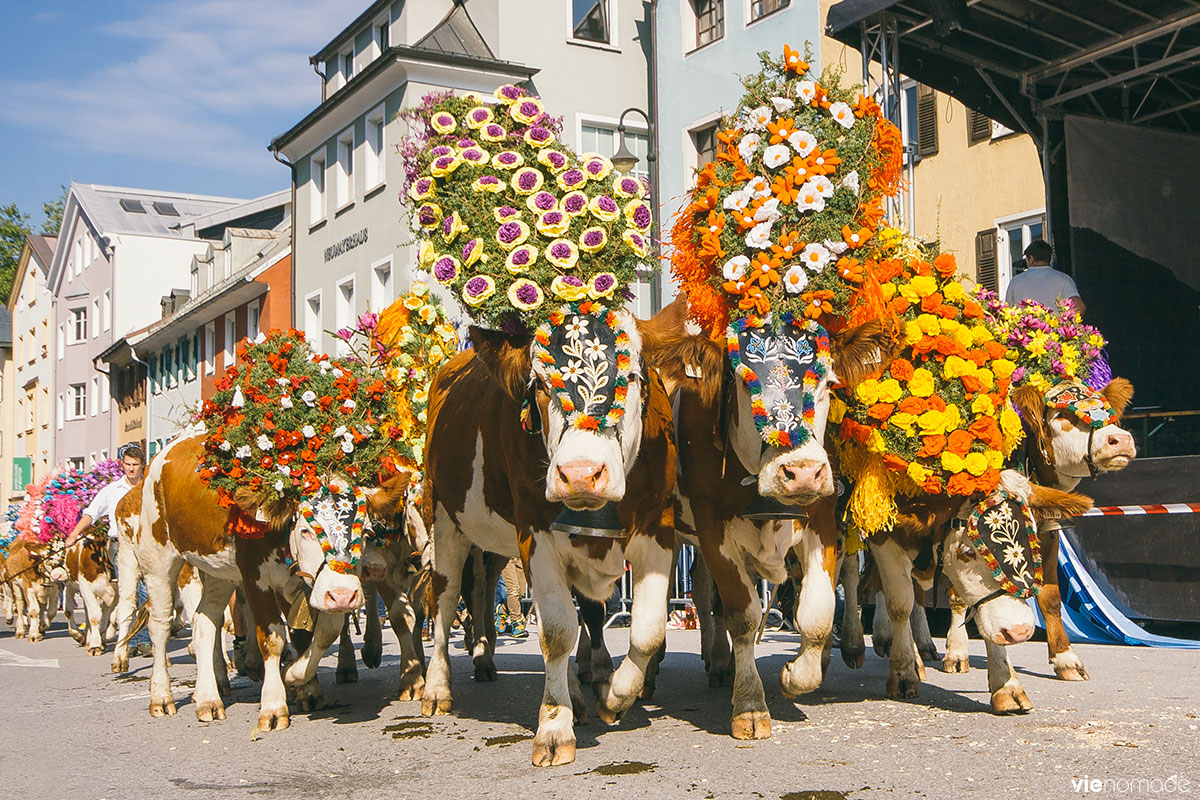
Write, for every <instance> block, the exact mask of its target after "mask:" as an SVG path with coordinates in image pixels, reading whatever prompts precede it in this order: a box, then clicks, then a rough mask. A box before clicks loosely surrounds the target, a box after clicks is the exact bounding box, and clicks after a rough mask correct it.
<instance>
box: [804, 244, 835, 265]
mask: <svg viewBox="0 0 1200 800" xmlns="http://www.w3.org/2000/svg"><path fill="white" fill-rule="evenodd" d="M800 260H801V261H802V262H804V266H806V267H808V268H809V269H811V270H812V271H813V272H820V271H821V270H822V269H824V268H825V265H826V264H828V263H829V251H828V250H826V249H825V247H824V246H823V245H819V244H817V243H816V242H813V243H812V244H810V245H809V246H808V247H806V248H804V249H803V250H801V251H800Z"/></svg>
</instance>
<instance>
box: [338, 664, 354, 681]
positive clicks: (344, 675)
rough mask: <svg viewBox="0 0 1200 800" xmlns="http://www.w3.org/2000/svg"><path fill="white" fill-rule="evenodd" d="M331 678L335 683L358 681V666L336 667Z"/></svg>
mask: <svg viewBox="0 0 1200 800" xmlns="http://www.w3.org/2000/svg"><path fill="white" fill-rule="evenodd" d="M333 679H334V681H335V682H337V683H358V668H357V667H338V668H337V672H335V673H334V675H333Z"/></svg>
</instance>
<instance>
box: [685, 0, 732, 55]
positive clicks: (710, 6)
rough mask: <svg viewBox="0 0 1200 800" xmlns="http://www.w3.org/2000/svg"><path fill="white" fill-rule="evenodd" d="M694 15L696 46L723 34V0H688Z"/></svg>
mask: <svg viewBox="0 0 1200 800" xmlns="http://www.w3.org/2000/svg"><path fill="white" fill-rule="evenodd" d="M690 2H691V4H692V13H694V14H695V15H696V47H701V46H703V45H706V44H708V43H709V42H715V41H716V40H718V39H721V38H723V37H724V36H725V0H690Z"/></svg>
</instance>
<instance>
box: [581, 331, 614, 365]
mask: <svg viewBox="0 0 1200 800" xmlns="http://www.w3.org/2000/svg"><path fill="white" fill-rule="evenodd" d="M606 350H608V345H606V344H604V343H603V342H601V341H600V337H599V336H597V337H596V338H595V339H588V340H587V341H586V342H585V343H584V348H583V352H584V353H586V354H587V355H589V356H591V357H592V359H593V360H595V359H597V358H604V352H605V351H606Z"/></svg>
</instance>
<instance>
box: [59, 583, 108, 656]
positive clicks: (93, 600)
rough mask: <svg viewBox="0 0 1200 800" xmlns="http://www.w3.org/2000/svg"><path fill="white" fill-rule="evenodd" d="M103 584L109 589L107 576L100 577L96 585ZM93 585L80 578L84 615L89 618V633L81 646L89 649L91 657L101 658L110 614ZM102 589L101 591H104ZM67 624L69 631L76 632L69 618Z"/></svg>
mask: <svg viewBox="0 0 1200 800" xmlns="http://www.w3.org/2000/svg"><path fill="white" fill-rule="evenodd" d="M101 582H103V584H104V586H103V589H107V588H108V580H107V578H106V577H105V576H103V575H102V576H100V577H99V578H98V579H97V581H96V583H101ZM98 588H99V587H95V586H93V585H92V582H91V581H89V580H88V579H87V578H84V577H83V576H82V575H81V576H80V578H79V594H80V596H81V597H82V598H83V613H84V614H85V615H86V616H87V631H86V634H85V636H84V637H83V638H84V641H82V642H80V644H82V645H84V646H85V647H87V652H88V655H89V656H99V655H103V654H104V638H103V636H102V635H101V633H102V631H103V630H104V623H105V622H107V620H108V613H107V612H106V610H105V609H104V608H103V605H102V603H101V600H100V598H99V597H98V596H97V589H98ZM103 589H101V591H102V590H103ZM67 624H68V625H69V626H70V627H69V630H71V631H75V625H74V622H73V621H72V620H70V618H69V617H68V622H67Z"/></svg>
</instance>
